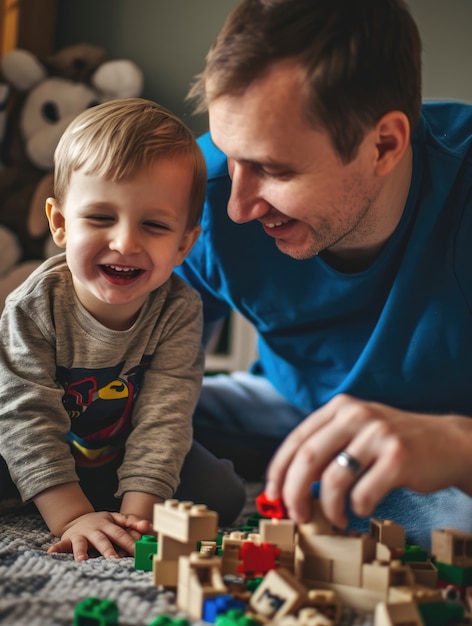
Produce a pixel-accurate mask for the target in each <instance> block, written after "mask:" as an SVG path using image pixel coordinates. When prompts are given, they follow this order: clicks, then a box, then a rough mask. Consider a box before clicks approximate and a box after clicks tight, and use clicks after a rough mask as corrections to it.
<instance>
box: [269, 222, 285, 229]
mask: <svg viewBox="0 0 472 626" xmlns="http://www.w3.org/2000/svg"><path fill="white" fill-rule="evenodd" d="M266 226H267V228H275V227H276V226H282V222H270V223H269V224H266Z"/></svg>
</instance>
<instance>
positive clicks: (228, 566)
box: [221, 531, 245, 575]
mask: <svg viewBox="0 0 472 626" xmlns="http://www.w3.org/2000/svg"><path fill="white" fill-rule="evenodd" d="M244 541H245V537H244V533H242V532H239V531H233V532H232V533H230V534H229V535H224V536H223V541H222V544H221V547H222V565H221V571H222V572H223V574H224V575H226V574H237V573H238V567H239V565H240V560H239V550H240V549H241V546H242V545H243V542H244Z"/></svg>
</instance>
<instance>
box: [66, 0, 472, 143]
mask: <svg viewBox="0 0 472 626" xmlns="http://www.w3.org/2000/svg"><path fill="white" fill-rule="evenodd" d="M407 2H408V4H409V6H410V8H411V10H412V13H413V16H414V17H415V19H416V20H417V23H418V25H419V28H420V32H421V35H422V39H423V48H424V55H423V70H424V81H423V86H424V96H425V97H426V98H454V99H459V100H467V101H470V102H472V72H471V69H470V68H471V64H472V36H471V32H470V27H471V24H472V0H448V1H447V2H446V1H445V0H407ZM58 4H59V15H58V29H57V45H58V46H60V47H62V46H65V45H68V44H72V43H80V42H88V43H93V44H97V45H101V46H103V47H104V48H105V49H106V50H107V52H108V55H109V57H110V58H129V59H131V60H133V61H134V62H135V63H137V64H138V65H139V67H140V68H141V69H142V70H143V73H144V78H145V87H144V92H143V96H144V97H148V98H151V99H153V100H157V101H159V102H160V103H161V104H163V105H164V106H166V107H168V108H170V109H171V110H173V111H174V112H175V113H177V114H178V115H180V117H182V118H183V119H185V121H186V122H187V124H188V125H189V126H190V127H191V128H192V129H193V130H194V131H195V132H196V133H197V134H199V133H201V132H203V131H204V130H206V128H207V121H206V116H199V117H195V116H193V115H192V114H191V105H190V104H189V103H185V102H184V98H185V94H186V93H187V90H188V88H189V86H190V84H191V82H192V79H193V77H194V76H195V74H197V73H198V72H199V71H201V69H202V67H203V61H204V57H205V54H206V52H207V51H208V48H209V47H210V45H211V43H212V41H213V39H214V38H215V36H216V34H217V33H218V31H219V29H220V27H221V25H222V24H223V21H224V19H225V17H226V16H227V15H228V13H229V12H230V11H231V10H232V9H233V8H234V7H235V6H237V5H238V4H239V0H59V3H58Z"/></svg>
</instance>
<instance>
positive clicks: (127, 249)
mask: <svg viewBox="0 0 472 626" xmlns="http://www.w3.org/2000/svg"><path fill="white" fill-rule="evenodd" d="M141 249H142V248H141V243H140V239H139V236H138V234H137V233H136V232H135V231H134V230H133V229H131V228H128V227H120V228H116V229H115V230H114V232H113V236H112V238H111V240H110V250H116V251H117V252H119V253H120V254H122V255H129V254H137V253H138V252H141Z"/></svg>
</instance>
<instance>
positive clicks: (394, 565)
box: [362, 561, 415, 595]
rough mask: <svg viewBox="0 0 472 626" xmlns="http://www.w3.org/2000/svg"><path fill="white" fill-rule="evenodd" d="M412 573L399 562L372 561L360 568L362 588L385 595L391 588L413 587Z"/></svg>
mask: <svg viewBox="0 0 472 626" xmlns="http://www.w3.org/2000/svg"><path fill="white" fill-rule="evenodd" d="M414 584H415V579H414V576H413V572H412V571H411V569H410V568H409V567H408V565H403V564H402V563H401V562H400V561H392V562H381V561H373V562H372V563H364V565H363V566H362V587H363V588H364V589H371V590H372V591H381V592H382V593H385V595H387V593H388V589H389V588H390V587H393V586H399V585H400V586H407V585H414Z"/></svg>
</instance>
